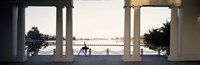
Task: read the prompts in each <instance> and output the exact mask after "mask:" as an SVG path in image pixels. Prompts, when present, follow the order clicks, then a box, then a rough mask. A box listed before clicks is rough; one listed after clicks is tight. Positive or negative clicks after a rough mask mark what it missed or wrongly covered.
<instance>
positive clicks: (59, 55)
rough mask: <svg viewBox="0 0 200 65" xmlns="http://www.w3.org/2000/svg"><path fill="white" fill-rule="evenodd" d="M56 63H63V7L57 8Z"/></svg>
mask: <svg viewBox="0 0 200 65" xmlns="http://www.w3.org/2000/svg"><path fill="white" fill-rule="evenodd" d="M56 9H57V11H56V57H55V61H56V62H61V61H63V6H57V7H56Z"/></svg>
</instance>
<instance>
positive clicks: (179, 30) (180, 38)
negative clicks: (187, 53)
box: [177, 8, 183, 57]
mask: <svg viewBox="0 0 200 65" xmlns="http://www.w3.org/2000/svg"><path fill="white" fill-rule="evenodd" d="M182 22H183V9H182V8H179V16H178V49H177V51H178V57H181V56H182V33H183V28H182Z"/></svg>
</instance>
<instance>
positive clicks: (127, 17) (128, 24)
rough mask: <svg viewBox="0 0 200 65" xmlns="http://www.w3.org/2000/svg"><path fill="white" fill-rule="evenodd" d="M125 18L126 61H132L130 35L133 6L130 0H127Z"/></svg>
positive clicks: (124, 57)
mask: <svg viewBox="0 0 200 65" xmlns="http://www.w3.org/2000/svg"><path fill="white" fill-rule="evenodd" d="M124 9H125V20H124V56H123V60H124V61H130V60H129V58H130V38H131V37H130V36H131V6H130V0H125V6H124Z"/></svg>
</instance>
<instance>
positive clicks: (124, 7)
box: [123, 5, 132, 8]
mask: <svg viewBox="0 0 200 65" xmlns="http://www.w3.org/2000/svg"><path fill="white" fill-rule="evenodd" d="M131 7H132V6H127V5H125V6H124V7H123V8H131Z"/></svg>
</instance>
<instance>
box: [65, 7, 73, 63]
mask: <svg viewBox="0 0 200 65" xmlns="http://www.w3.org/2000/svg"><path fill="white" fill-rule="evenodd" d="M66 9H67V10H66V11H67V16H66V17H67V18H66V58H65V59H66V61H67V62H71V61H73V49H72V41H73V40H72V36H73V34H72V33H73V31H72V29H73V22H72V19H73V18H72V17H73V16H72V7H71V6H67V8H66Z"/></svg>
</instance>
